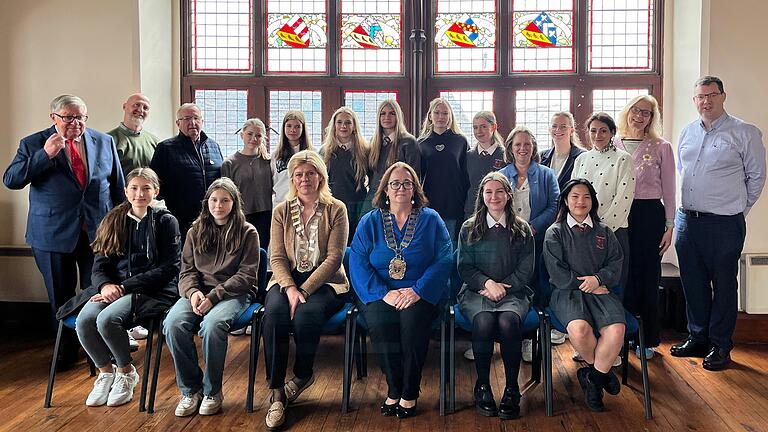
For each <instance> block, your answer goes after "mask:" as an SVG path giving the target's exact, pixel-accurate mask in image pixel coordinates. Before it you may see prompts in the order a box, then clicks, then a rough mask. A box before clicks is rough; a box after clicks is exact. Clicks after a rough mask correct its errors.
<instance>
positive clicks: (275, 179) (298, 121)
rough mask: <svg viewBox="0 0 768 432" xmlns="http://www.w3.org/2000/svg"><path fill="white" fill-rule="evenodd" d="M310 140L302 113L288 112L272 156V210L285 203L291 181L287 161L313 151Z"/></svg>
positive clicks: (284, 117)
mask: <svg viewBox="0 0 768 432" xmlns="http://www.w3.org/2000/svg"><path fill="white" fill-rule="evenodd" d="M314 149H315V148H314V147H313V146H312V140H311V139H310V136H309V130H308V129H307V120H306V118H305V117H304V113H303V112H301V111H297V110H289V111H288V112H286V113H285V116H283V124H282V126H280V139H279V140H278V141H277V147H276V148H275V152H274V153H273V154H272V161H271V169H272V187H273V188H274V192H275V194H274V196H273V197H272V208H274V207H276V206H277V205H278V204H280V203H281V202H283V201H285V196H286V195H287V194H288V187H289V185H290V183H291V179H290V177H289V176H288V161H289V160H291V156H293V155H294V154H296V153H298V152H300V151H302V150H314Z"/></svg>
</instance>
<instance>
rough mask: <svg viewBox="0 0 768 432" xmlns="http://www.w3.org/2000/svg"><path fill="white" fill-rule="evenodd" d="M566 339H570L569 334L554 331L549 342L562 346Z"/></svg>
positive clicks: (550, 333)
mask: <svg viewBox="0 0 768 432" xmlns="http://www.w3.org/2000/svg"><path fill="white" fill-rule="evenodd" d="M566 339H568V334H566V333H562V332H560V331H557V330H555V329H552V330H551V331H550V332H549V340H551V341H552V345H560V344H562V343H564V342H565V340H566Z"/></svg>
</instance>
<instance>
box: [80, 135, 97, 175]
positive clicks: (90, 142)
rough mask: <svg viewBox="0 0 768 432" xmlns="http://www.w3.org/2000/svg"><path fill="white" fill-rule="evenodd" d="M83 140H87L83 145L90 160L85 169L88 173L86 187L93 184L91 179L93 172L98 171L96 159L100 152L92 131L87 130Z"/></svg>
mask: <svg viewBox="0 0 768 432" xmlns="http://www.w3.org/2000/svg"><path fill="white" fill-rule="evenodd" d="M83 139H84V140H85V141H84V143H83V148H85V153H86V155H85V156H86V158H87V159H88V165H86V167H85V173H86V176H87V177H86V180H85V184H86V186H87V185H88V183H90V182H91V177H93V171H94V170H95V169H96V165H97V163H96V157H97V155H98V152H97V151H96V146H98V143H97V142H96V139H95V138H94V137H93V135H92V134H91V130H90V129H86V130H85V133H84V134H83Z"/></svg>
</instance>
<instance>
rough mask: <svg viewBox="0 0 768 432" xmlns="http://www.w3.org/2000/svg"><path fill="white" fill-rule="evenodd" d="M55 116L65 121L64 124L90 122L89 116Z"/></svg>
mask: <svg viewBox="0 0 768 432" xmlns="http://www.w3.org/2000/svg"><path fill="white" fill-rule="evenodd" d="M53 115H55V116H56V117H58V118H60V119H61V121H63V122H64V123H72V122H73V121H75V120H77V121H78V122H80V123H85V122H87V121H88V116H87V115H76V116H71V115H65V116H63V115H60V114H56V113H53Z"/></svg>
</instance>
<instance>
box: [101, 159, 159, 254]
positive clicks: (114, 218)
mask: <svg viewBox="0 0 768 432" xmlns="http://www.w3.org/2000/svg"><path fill="white" fill-rule="evenodd" d="M137 177H138V178H141V179H144V180H146V181H147V182H149V184H151V185H152V187H154V188H155V189H160V179H159V178H158V177H157V173H155V171H154V170H152V168H136V169H134V170H132V171H131V172H129V173H128V175H127V176H126V177H125V185H126V186H125V187H126V189H127V188H128V184H129V183H130V182H131V180H133V179H135V178H137ZM129 211H131V203H130V202H128V201H125V202H122V203H120V204H118V205H117V206H116V207H115V208H113V209H112V210H110V211H109V213H107V215H106V216H104V219H102V220H101V223H100V224H99V227H98V228H97V229H96V238H95V239H94V240H93V243H91V249H92V250H93V253H95V254H99V255H104V256H110V255H112V256H115V255H116V256H123V255H124V254H125V245H126V238H127V237H128V235H127V233H126V230H125V218H126V217H127V216H128V212H129Z"/></svg>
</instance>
